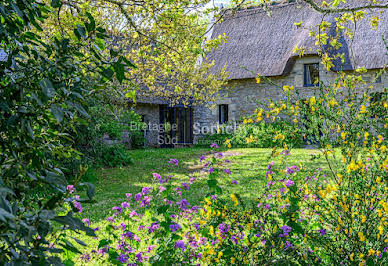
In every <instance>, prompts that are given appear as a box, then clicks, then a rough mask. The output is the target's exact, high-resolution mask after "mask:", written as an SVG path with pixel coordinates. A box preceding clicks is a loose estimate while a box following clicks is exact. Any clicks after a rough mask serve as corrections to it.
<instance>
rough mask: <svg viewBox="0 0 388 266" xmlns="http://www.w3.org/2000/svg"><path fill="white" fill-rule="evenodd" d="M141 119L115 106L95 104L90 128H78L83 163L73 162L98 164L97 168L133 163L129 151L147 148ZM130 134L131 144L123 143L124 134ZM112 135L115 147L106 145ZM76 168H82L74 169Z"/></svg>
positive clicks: (76, 162)
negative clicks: (129, 147)
mask: <svg viewBox="0 0 388 266" xmlns="http://www.w3.org/2000/svg"><path fill="white" fill-rule="evenodd" d="M142 124H143V123H142V122H141V117H140V115H138V114H136V113H135V112H134V111H132V110H129V109H127V108H125V107H122V106H118V105H114V104H110V105H108V104H102V103H98V102H97V104H95V106H94V107H92V108H90V117H89V119H88V120H87V124H85V125H81V126H80V127H79V128H78V135H77V139H76V144H75V146H76V147H77V149H78V150H80V151H81V152H82V153H83V155H84V158H83V160H81V161H79V160H77V161H75V162H73V164H74V165H77V164H80V163H84V164H94V165H95V166H111V167H112V166H116V165H117V166H118V165H127V164H129V163H131V161H132V159H131V158H130V154H129V152H128V147H126V145H129V146H131V148H140V147H143V145H144V135H143V132H142V131H141V128H142ZM124 132H127V133H128V138H129V140H130V143H123V142H122V137H123V133H124ZM106 135H108V136H109V138H110V141H112V142H113V143H112V144H107V143H105V142H104V140H103V138H104V136H106ZM73 168H78V167H76V166H73Z"/></svg>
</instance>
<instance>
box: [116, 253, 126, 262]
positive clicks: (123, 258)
mask: <svg viewBox="0 0 388 266" xmlns="http://www.w3.org/2000/svg"><path fill="white" fill-rule="evenodd" d="M117 260H118V261H120V262H121V263H126V262H127V261H128V256H127V255H125V254H121V255H120V256H118V257H117Z"/></svg>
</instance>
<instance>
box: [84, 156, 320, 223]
mask: <svg viewBox="0 0 388 266" xmlns="http://www.w3.org/2000/svg"><path fill="white" fill-rule="evenodd" d="M209 153H210V150H209V149H203V148H181V149H145V150H134V151H131V155H132V157H133V159H134V164H133V165H130V166H128V167H117V168H106V169H96V170H94V175H95V177H94V178H95V179H96V195H95V199H96V201H97V203H95V204H92V205H85V206H84V211H83V214H82V217H87V218H89V219H90V220H91V221H100V220H103V219H105V218H106V217H107V216H108V215H109V214H110V213H111V209H112V207H114V206H117V205H118V204H120V203H121V202H123V201H125V193H138V192H139V191H140V190H141V188H142V187H144V186H149V185H151V184H153V183H155V181H156V180H155V178H153V176H152V173H154V172H156V173H159V174H161V175H162V176H168V175H172V176H173V183H175V184H181V183H183V182H188V179H189V177H197V178H198V180H199V182H195V183H194V184H193V185H192V186H191V188H190V191H188V192H184V193H185V194H184V197H185V198H186V199H187V200H188V201H189V202H191V203H192V204H198V203H199V199H200V198H201V196H202V195H204V194H206V193H207V183H206V178H204V177H205V175H206V173H204V172H203V171H201V168H202V167H201V166H202V165H203V162H202V163H200V162H199V157H200V156H201V155H202V154H209ZM317 153H318V151H315V150H306V149H296V150H293V151H292V154H291V155H290V156H289V165H292V164H295V165H299V163H303V164H306V165H307V166H308V167H309V168H318V167H322V166H323V165H324V162H323V160H322V159H319V160H315V161H311V160H310V159H311V157H312V155H316V154H317ZM270 155H271V149H258V148H250V149H247V148H245V149H230V150H227V151H225V152H224V156H225V157H227V158H228V159H229V160H230V161H231V163H229V164H226V163H225V164H224V165H223V167H225V168H229V169H230V170H231V172H232V174H231V175H223V178H222V179H221V180H219V182H220V183H221V186H222V187H223V188H224V189H226V190H227V191H228V193H238V194H239V195H240V196H241V197H242V198H243V199H244V200H247V201H254V200H255V198H256V197H257V196H258V195H259V194H260V193H261V192H262V191H263V188H264V187H265V185H266V183H267V181H266V179H265V172H266V167H267V165H268V163H269V162H271V161H272V159H271V157H270ZM170 158H176V159H178V160H179V162H180V166H179V167H173V166H172V165H171V164H169V163H168V161H169V159H170ZM275 162H276V161H275ZM322 168H324V167H322ZM324 170H325V168H324ZM232 180H237V181H238V182H239V185H231V181H232ZM228 193H225V194H228Z"/></svg>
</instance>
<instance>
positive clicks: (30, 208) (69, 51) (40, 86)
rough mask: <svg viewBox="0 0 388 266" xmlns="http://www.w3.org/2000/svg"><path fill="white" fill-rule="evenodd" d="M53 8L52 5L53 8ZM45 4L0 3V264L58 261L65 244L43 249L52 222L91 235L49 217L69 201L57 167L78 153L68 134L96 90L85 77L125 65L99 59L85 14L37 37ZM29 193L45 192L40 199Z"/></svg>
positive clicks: (95, 33)
mask: <svg viewBox="0 0 388 266" xmlns="http://www.w3.org/2000/svg"><path fill="white" fill-rule="evenodd" d="M58 3H59V1H52V7H54V8H55V7H56V6H58ZM52 7H50V6H49V5H46V4H44V3H41V1H13V0H7V1H2V2H1V3H0V20H1V27H0V29H1V30H0V39H1V43H0V49H1V50H3V52H5V53H6V59H5V60H4V61H0V132H1V133H0V140H1V141H0V143H1V146H0V154H1V156H0V176H1V177H0V186H1V187H0V220H1V221H2V223H1V225H0V250H1V252H0V264H6V263H11V264H12V263H13V264H18V263H23V264H31V263H32V264H45V263H47V264H51V263H53V264H56V263H59V262H60V260H59V257H58V256H57V255H56V254H57V253H59V252H62V251H63V249H67V248H69V247H68V245H67V244H66V243H67V242H66V241H65V240H63V241H61V242H59V243H57V245H56V247H54V246H49V245H48V240H47V236H49V235H50V233H51V232H52V231H53V226H52V222H53V221H55V222H57V223H59V224H61V225H63V226H64V227H67V228H70V229H72V230H76V231H79V230H80V231H85V232H86V233H87V234H88V235H91V236H94V232H93V231H91V229H90V228H87V227H85V226H84V225H83V224H82V223H81V222H80V220H78V219H76V218H74V217H73V216H72V212H71V211H69V212H68V213H65V214H64V215H57V214H56V212H55V209H56V208H57V207H58V206H60V205H61V204H62V203H63V202H64V201H73V198H72V197H71V195H69V194H68V192H67V191H66V186H67V178H68V176H66V174H65V172H66V169H65V167H64V163H63V162H64V161H65V160H66V159H67V158H69V157H72V156H74V157H77V156H79V153H77V152H76V151H75V150H74V149H73V147H72V137H71V134H72V133H73V132H74V127H75V126H76V125H77V124H78V123H80V122H82V121H83V120H84V119H85V117H87V116H88V113H87V107H86V105H85V102H86V100H85V98H86V97H87V96H88V95H89V94H90V93H91V92H92V91H93V90H95V89H96V88H95V87H94V85H95V82H94V80H93V79H92V77H91V76H89V75H87V74H86V73H88V72H90V71H93V73H101V72H103V71H104V70H105V69H106V67H109V66H110V63H111V62H115V63H116V64H119V65H120V66H121V67H124V68H126V67H127V66H128V65H127V62H126V61H125V60H124V59H121V58H120V57H119V56H114V57H112V58H110V60H108V61H104V62H102V61H101V60H100V55H99V54H100V52H99V51H98V49H95V47H96V46H94V44H95V43H103V42H104V38H105V34H104V30H103V29H102V28H97V27H96V26H95V23H94V22H93V21H94V19H93V17H92V16H90V14H89V15H87V16H85V17H83V18H82V23H79V24H77V25H73V28H72V29H73V31H72V32H71V34H68V35H66V34H64V35H62V36H57V37H56V38H52V40H51V41H45V40H43V38H42V35H41V32H42V30H43V29H42V27H43V26H42V23H44V20H45V18H46V17H47V16H48V15H49V14H50V13H51V12H53V11H54V10H55V9H54V8H52ZM85 50H89V51H92V52H93V54H92V55H89V56H88V59H87V60H86V57H85V55H84V54H83V53H81V52H80V51H85ZM96 76H97V77H98V75H95V77H96ZM95 77H94V78H95ZM114 77H115V73H112V75H110V79H113V78H114ZM82 172H83V170H81V174H82ZM75 183H76V184H77V185H79V187H80V189H84V190H87V192H88V193H87V195H88V199H87V200H85V199H83V200H84V201H86V202H87V201H90V200H91V198H92V196H93V193H94V192H93V191H94V188H93V186H92V185H91V184H88V183H80V184H78V183H79V177H77V178H75ZM33 191H45V192H47V194H46V195H45V197H44V198H43V199H42V198H40V197H36V196H35V195H34V194H32V193H31V192H33Z"/></svg>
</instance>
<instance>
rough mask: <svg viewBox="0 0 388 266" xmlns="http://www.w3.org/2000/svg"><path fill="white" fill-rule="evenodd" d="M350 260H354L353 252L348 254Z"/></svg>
mask: <svg viewBox="0 0 388 266" xmlns="http://www.w3.org/2000/svg"><path fill="white" fill-rule="evenodd" d="M350 260H351V261H354V253H352V254H350Z"/></svg>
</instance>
